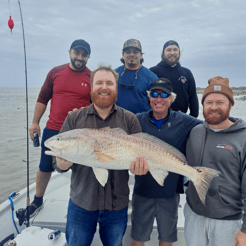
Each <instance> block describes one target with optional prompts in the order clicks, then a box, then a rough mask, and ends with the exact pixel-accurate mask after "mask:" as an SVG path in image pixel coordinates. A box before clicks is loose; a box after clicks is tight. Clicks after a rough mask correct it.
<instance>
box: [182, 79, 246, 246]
mask: <svg viewBox="0 0 246 246" xmlns="http://www.w3.org/2000/svg"><path fill="white" fill-rule="evenodd" d="M208 84H209V85H208V87H207V88H206V89H205V90H204V93H203V97H202V104H203V115H204V118H205V122H204V123H203V124H200V125H197V126H196V127H194V128H193V129H192V131H191V133H190V136H189V138H188V140H187V145H186V158H187V161H188V163H189V165H191V166H203V167H209V168H213V169H217V170H219V171H220V172H221V174H220V175H219V177H217V178H215V179H214V180H213V181H212V182H211V185H210V188H209V190H208V192H207V196H206V201H205V206H204V205H203V204H202V203H201V202H200V199H199V197H198V195H197V192H196V190H195V188H194V185H193V184H192V183H191V182H190V183H189V185H188V188H187V190H186V195H187V203H186V204H185V207H184V215H185V240H186V245H189V246H197V245H199V246H206V245H212V246H221V245H223V246H232V245H236V246H246V212H245V211H246V123H245V122H244V121H243V120H241V119H238V118H233V117H229V114H230V110H231V107H232V106H233V105H234V98H233V92H232V90H231V88H230V86H229V80H228V79H227V78H222V77H219V76H217V77H214V78H211V79H209V81H208Z"/></svg>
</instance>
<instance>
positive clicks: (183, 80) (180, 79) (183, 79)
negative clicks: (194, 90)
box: [179, 76, 187, 84]
mask: <svg viewBox="0 0 246 246" xmlns="http://www.w3.org/2000/svg"><path fill="white" fill-rule="evenodd" d="M179 81H180V82H182V83H183V84H184V83H185V82H186V81H187V79H186V78H185V76H180V78H179Z"/></svg>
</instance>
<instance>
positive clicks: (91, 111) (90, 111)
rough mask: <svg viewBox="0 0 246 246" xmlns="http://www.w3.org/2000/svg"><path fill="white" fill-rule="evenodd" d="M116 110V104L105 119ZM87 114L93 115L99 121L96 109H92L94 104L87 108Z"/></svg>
mask: <svg viewBox="0 0 246 246" xmlns="http://www.w3.org/2000/svg"><path fill="white" fill-rule="evenodd" d="M117 109H118V106H117V105H116V104H114V105H113V107H112V110H111V112H110V114H109V115H108V116H107V118H108V117H109V116H110V115H112V114H113V113H114V112H115V111H117ZM88 114H95V115H97V116H98V117H99V118H100V119H101V116H100V115H99V114H98V113H97V111H96V109H95V108H94V104H93V103H92V104H91V105H90V106H89V109H88ZM107 118H106V119H107Z"/></svg>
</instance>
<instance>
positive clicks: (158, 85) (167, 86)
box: [149, 78, 173, 95]
mask: <svg viewBox="0 0 246 246" xmlns="http://www.w3.org/2000/svg"><path fill="white" fill-rule="evenodd" d="M149 90H150V91H153V90H162V91H164V92H166V93H168V94H169V95H170V94H171V92H173V87H172V84H171V82H170V80H169V79H165V78H160V79H156V80H154V81H153V82H152V83H151V85H150V88H149Z"/></svg>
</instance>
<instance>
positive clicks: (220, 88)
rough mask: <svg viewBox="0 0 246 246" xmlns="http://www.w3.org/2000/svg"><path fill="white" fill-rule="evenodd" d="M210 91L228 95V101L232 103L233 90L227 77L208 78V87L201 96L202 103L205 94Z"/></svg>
mask: <svg viewBox="0 0 246 246" xmlns="http://www.w3.org/2000/svg"><path fill="white" fill-rule="evenodd" d="M211 93H221V94H224V95H225V96H227V97H228V99H229V101H230V102H231V103H232V105H234V98H233V91H232V89H231V88H230V86H229V79H228V78H222V77H220V76H216V77H213V78H211V79H209V80H208V87H207V88H206V89H205V90H204V92H203V96H202V104H203V102H204V99H205V97H206V96H207V95H209V94H211Z"/></svg>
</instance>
